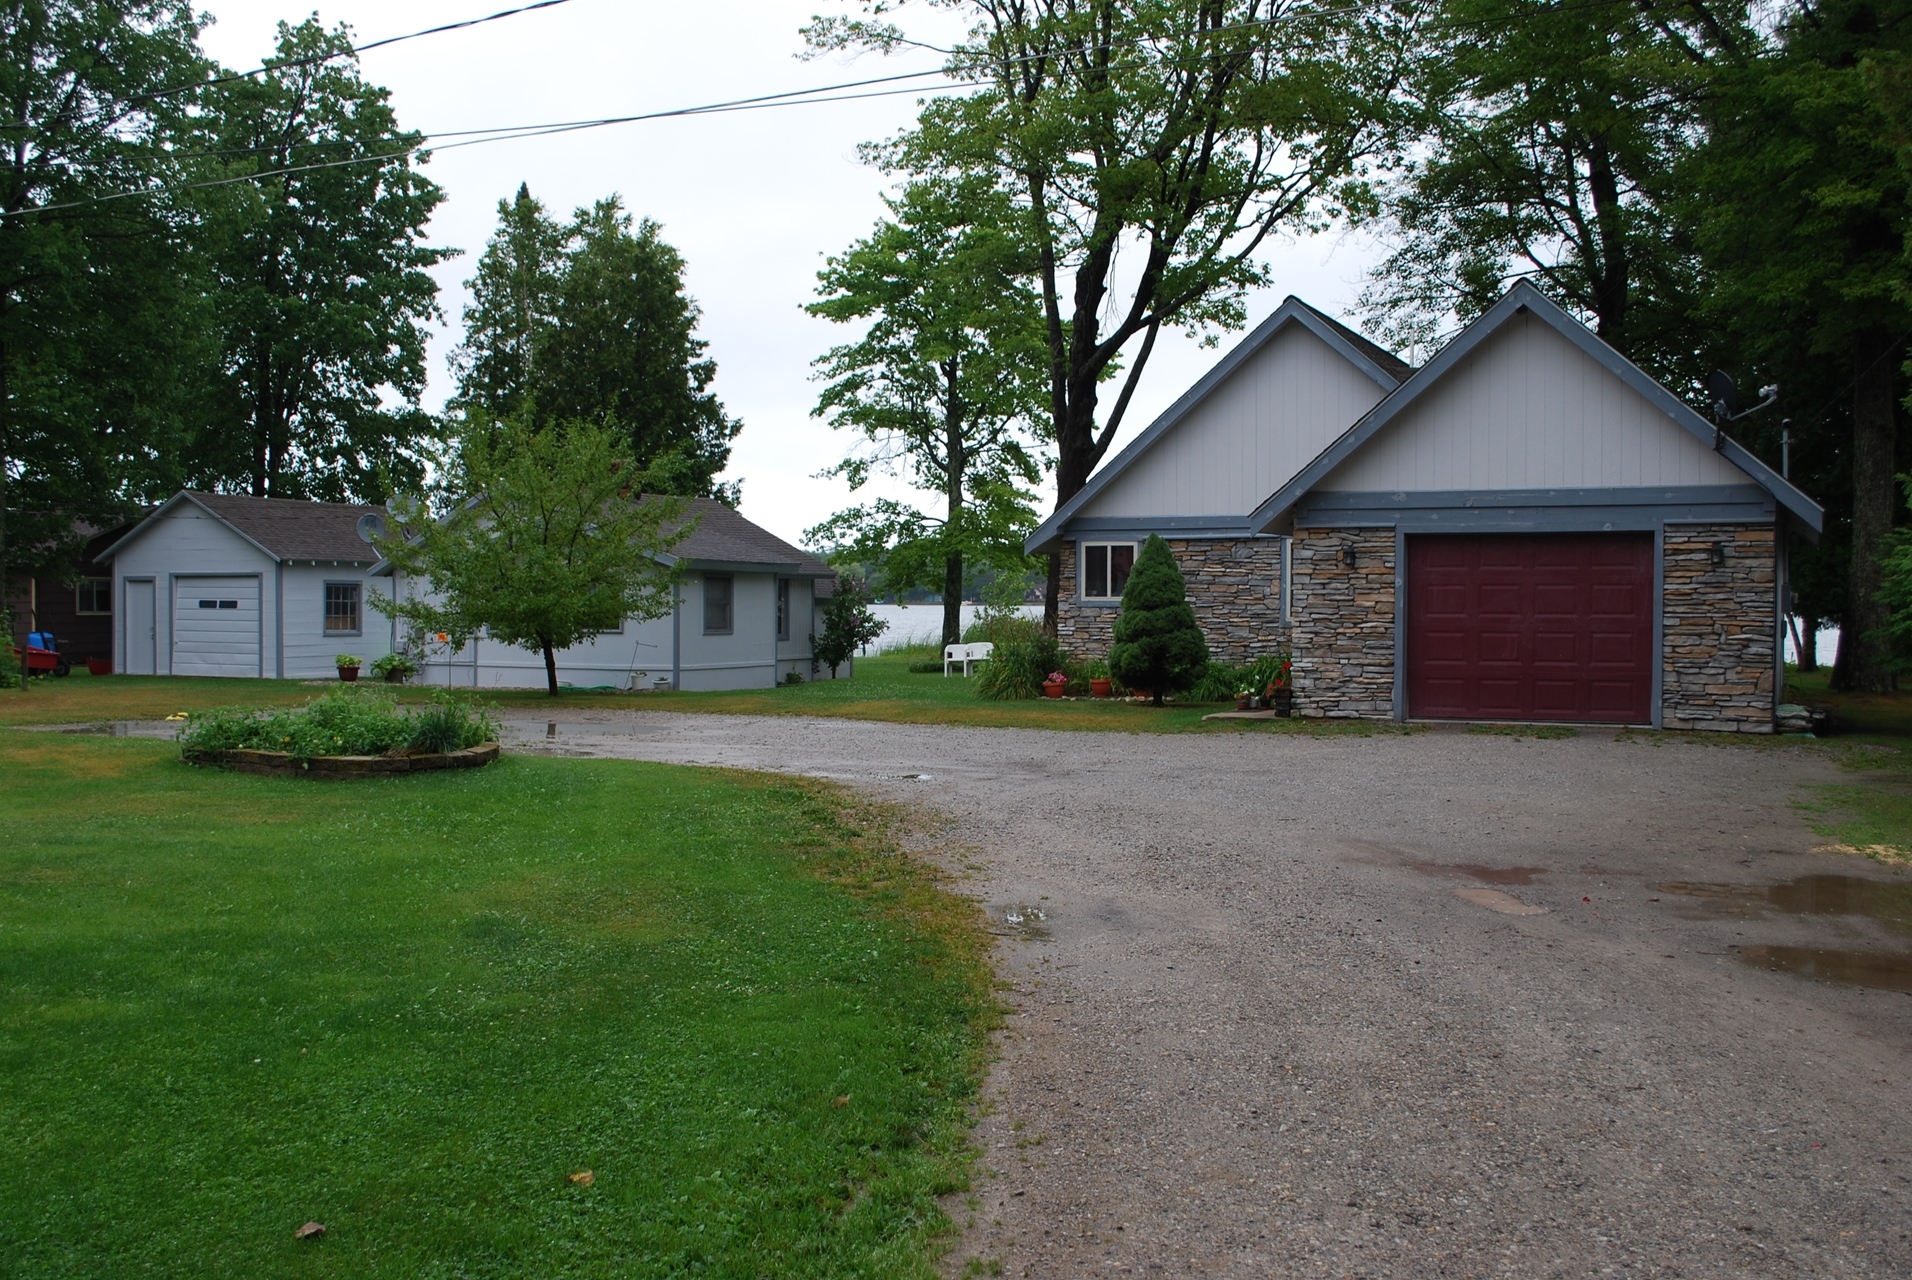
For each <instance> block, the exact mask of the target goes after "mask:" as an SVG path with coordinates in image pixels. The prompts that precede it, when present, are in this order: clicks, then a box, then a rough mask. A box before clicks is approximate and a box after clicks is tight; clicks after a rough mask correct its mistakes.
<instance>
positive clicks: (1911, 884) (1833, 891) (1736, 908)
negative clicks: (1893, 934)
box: [1660, 874, 1912, 933]
mask: <svg viewBox="0 0 1912 1280" xmlns="http://www.w3.org/2000/svg"><path fill="white" fill-rule="evenodd" d="M1660 892H1662V893H1671V894H1678V895H1679V896H1681V897H1683V898H1686V899H1688V900H1689V904H1688V906H1687V910H1686V912H1684V913H1683V914H1687V915H1696V916H1705V915H1714V916H1721V915H1735V916H1763V915H1766V914H1768V913H1774V912H1776V913H1778V914H1780V915H1789V916H1865V917H1868V918H1869V919H1873V920H1877V921H1879V922H1880V923H1882V924H1886V925H1889V926H1891V927H1892V928H1894V929H1898V930H1900V931H1901V932H1905V933H1912V881H1907V882H1904V883H1894V882H1893V881H1889V880H1870V879H1866V878H1864V877H1862V876H1844V875H1831V874H1828V875H1810V876H1800V877H1799V878H1798V879H1796V880H1787V881H1785V882H1783V883H1781V884H1769V885H1744V884H1693V883H1688V882H1686V881H1683V880H1669V881H1667V882H1666V883H1664V884H1662V885H1661V886H1660Z"/></svg>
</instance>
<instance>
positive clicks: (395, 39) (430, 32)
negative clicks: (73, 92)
mask: <svg viewBox="0 0 1912 1280" xmlns="http://www.w3.org/2000/svg"><path fill="white" fill-rule="evenodd" d="M570 3H571V0H534V2H533V3H531V4H522V5H519V6H518V7H517V8H515V9H500V10H499V11H498V12H497V13H489V14H486V15H485V16H484V17H482V18H465V19H462V20H460V21H458V22H446V23H441V24H440V25H438V26H436V27H426V28H425V29H424V30H422V31H413V32H410V33H408V34H406V35H402V36H386V37H385V38H384V39H383V40H372V41H369V42H367V43H365V44H360V45H353V46H352V47H351V48H349V49H337V50H334V51H332V52H331V53H315V54H312V55H310V56H308V57H304V58H288V59H286V60H285V61H284V62H268V63H265V64H264V65H262V66H257V67H254V68H253V69H252V70H250V71H230V72H227V73H226V74H225V75H219V76H212V77H209V78H208V79H205V80H193V81H189V82H187V83H185V84H176V85H173V86H172V87H170V88H166V89H155V90H153V91H152V92H151V93H138V94H134V95H133V96H132V97H130V98H128V99H127V100H126V101H125V103H123V104H121V110H120V111H119V113H118V114H117V115H116V116H115V117H113V119H114V120H122V119H124V118H125V117H126V116H127V114H128V112H127V110H126V108H128V107H131V106H132V105H133V104H135V103H141V102H157V101H159V100H160V99H162V98H171V97H175V96H177V95H179V94H182V93H191V92H192V91H193V90H195V89H206V88H210V87H211V86H213V85H219V84H233V83H236V82H237V81H240V80H250V79H251V78H252V77H254V76H257V75H264V74H265V73H266V72H268V71H280V70H283V69H285V68H287V67H305V66H310V65H312V64H313V63H315V62H330V61H332V60H333V59H334V58H345V57H357V56H358V55H359V54H361V53H367V52H369V51H371V50H373V49H383V48H385V47H387V46H388V45H394V44H403V43H404V42H405V41H407V40H418V39H422V38H423V37H425V36H436V35H443V34H445V33H446V32H448V31H463V30H464V29H466V28H467V27H481V26H483V25H485V24H486V23H487V22H496V21H498V20H499V19H500V18H515V17H517V16H518V15H519V14H521V13H530V12H532V11H533V10H534V9H552V8H556V7H557V6H558V5H561V4H570ZM74 118H76V114H75V113H73V112H68V111H63V112H60V113H59V114H57V115H52V116H48V117H47V118H46V119H45V120H42V121H39V122H38V123H37V124H29V125H25V126H23V125H20V124H5V125H0V128H10V129H19V128H23V127H24V128H39V129H44V128H45V127H46V126H47V125H49V124H52V123H53V122H55V121H57V120H62V119H66V120H72V119H74ZM103 123H111V121H103Z"/></svg>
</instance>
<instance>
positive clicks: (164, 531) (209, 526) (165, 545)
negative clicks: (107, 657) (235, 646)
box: [113, 502, 278, 676]
mask: <svg viewBox="0 0 1912 1280" xmlns="http://www.w3.org/2000/svg"><path fill="white" fill-rule="evenodd" d="M273 567H274V566H273V561H272V558H271V557H270V556H267V555H266V554H265V553H263V552H261V551H260V550H259V549H258V548H257V547H255V546H253V545H252V544H251V543H250V542H247V541H246V540H245V539H244V538H241V537H240V536H239V535H238V534H236V533H234V532H233V531H232V530H231V529H229V528H227V527H226V526H225V525H224V524H222V523H220V522H219V521H217V520H214V519H213V518H212V517H211V516H209V515H207V514H206V513H205V512H204V511H201V510H200V509H199V508H198V507H195V506H193V505H192V504H191V503H184V502H182V503H180V504H179V505H178V506H176V507H174V508H173V509H172V510H171V511H169V512H167V513H166V515H165V516H164V517H162V518H161V519H159V520H156V521H154V522H153V524H152V526H151V527H149V528H148V529H147V530H146V531H145V532H144V533H142V534H141V535H140V536H139V538H138V539H137V540H135V541H134V542H133V543H132V545H130V546H128V547H126V548H125V549H123V550H122V551H120V552H119V553H118V554H117V555H115V556H114V558H113V576H114V578H115V579H116V580H117V583H116V585H117V586H118V588H119V591H120V594H119V598H120V599H122V600H123V599H125V595H124V584H125V582H126V580H127V579H128V578H135V579H137V578H150V579H152V580H153V583H154V586H155V591H154V597H155V598H154V604H155V606H156V608H155V610H154V613H155V617H154V619H153V648H154V652H155V656H156V658H157V659H158V667H159V674H161V675H166V674H169V673H172V672H174V671H175V670H176V668H175V666H174V661H173V659H174V649H175V637H174V634H173V623H174V621H175V619H174V612H175V610H174V604H175V601H176V600H177V596H178V589H177V586H176V580H177V579H178V578H179V577H180V576H181V575H185V574H200V575H219V576H228V577H248V578H254V579H256V580H257V581H259V582H260V583H262V584H264V590H262V591H261V592H259V594H258V597H257V603H256V604H255V608H256V609H258V610H261V611H262V612H263V617H260V615H259V614H258V613H255V614H254V615H253V616H254V618H255V619H256V622H255V634H256V629H257V628H260V627H262V628H263V630H264V633H265V636H266V650H265V658H266V663H265V674H267V675H273V674H275V672H274V670H273V662H272V637H273V634H274V628H275V627H276V626H277V625H278V618H277V616H276V614H275V612H274V609H273V603H274V600H273V592H272V587H271V584H272V580H273ZM228 598H231V597H228ZM115 647H116V648H118V649H119V650H120V652H118V653H116V654H114V661H115V662H116V663H118V664H120V665H119V667H118V669H119V670H122V671H124V670H126V669H127V666H126V661H127V659H126V653H125V632H124V630H122V631H121V633H120V636H119V637H118V643H117V645H116V646H115ZM258 656H259V648H258V643H257V640H256V639H255V640H254V642H253V644H252V647H251V648H250V649H249V650H248V655H247V656H246V657H244V658H243V659H240V660H239V661H243V662H249V663H250V664H251V666H250V668H249V669H247V670H245V671H243V672H239V673H237V674H244V675H251V676H256V675H258V674H259V662H258ZM182 674H183V673H182Z"/></svg>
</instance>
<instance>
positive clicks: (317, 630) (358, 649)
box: [268, 560, 392, 680]
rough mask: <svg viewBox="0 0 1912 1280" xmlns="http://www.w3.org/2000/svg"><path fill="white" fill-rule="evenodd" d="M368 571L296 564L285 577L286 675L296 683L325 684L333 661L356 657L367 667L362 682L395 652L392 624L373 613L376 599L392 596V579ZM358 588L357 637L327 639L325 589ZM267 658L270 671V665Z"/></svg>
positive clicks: (355, 567)
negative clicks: (339, 585)
mask: <svg viewBox="0 0 1912 1280" xmlns="http://www.w3.org/2000/svg"><path fill="white" fill-rule="evenodd" d="M369 568H371V566H370V565H348V564H340V565H334V564H333V563H332V562H331V561H329V560H322V561H320V562H319V563H318V564H316V565H314V564H312V563H311V562H310V561H305V562H299V561H294V562H293V563H291V564H288V565H287V566H286V567H285V568H284V570H282V573H283V575H284V577H283V581H282V582H281V584H280V588H279V589H280V590H282V591H283V592H284V593H285V636H284V645H285V674H286V675H287V676H288V677H289V678H292V679H302V680H312V679H324V678H325V677H327V676H330V675H333V674H335V673H336V672H337V670H338V667H337V664H336V663H335V662H334V661H333V659H335V658H336V657H338V655H339V654H341V653H350V654H353V655H356V656H357V657H359V658H362V659H364V661H365V667H366V670H365V672H364V673H363V674H362V675H360V677H359V678H360V679H361V680H363V679H367V678H369V677H370V676H371V674H372V673H371V670H370V668H371V665H372V663H373V662H374V661H376V660H377V659H379V658H382V657H384V656H385V655H386V654H388V653H390V652H391V651H392V623H391V619H389V618H387V617H386V616H385V615H384V614H382V613H380V612H378V611H377V610H376V609H374V608H372V593H373V592H374V591H377V592H378V593H379V594H380V595H385V594H388V593H390V591H391V588H392V583H391V579H389V578H372V577H368V576H366V572H365V571H366V570H367V569H369ZM328 582H356V583H357V584H358V587H359V634H357V635H355V636H353V635H327V634H326V632H325V584H326V583H328ZM270 662H271V660H270V658H268V666H269V665H270Z"/></svg>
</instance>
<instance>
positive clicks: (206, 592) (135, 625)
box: [100, 492, 849, 689]
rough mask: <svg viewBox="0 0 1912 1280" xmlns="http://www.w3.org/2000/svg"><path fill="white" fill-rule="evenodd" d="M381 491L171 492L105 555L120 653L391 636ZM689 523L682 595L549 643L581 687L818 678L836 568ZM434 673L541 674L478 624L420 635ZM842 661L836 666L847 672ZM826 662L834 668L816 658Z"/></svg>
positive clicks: (321, 657)
mask: <svg viewBox="0 0 1912 1280" xmlns="http://www.w3.org/2000/svg"><path fill="white" fill-rule="evenodd" d="M384 517H385V513H384V511H383V509H382V508H377V507H366V506H356V505H353V504H349V503H333V502H304V501H296V500H293V499H287V498H252V497H241V496H237V495H232V494H214V493H193V492H181V493H178V494H175V495H174V496H173V497H172V498H171V499H169V500H168V501H167V502H165V503H164V504H162V505H161V506H160V507H159V508H158V509H156V510H155V511H154V512H153V513H152V514H151V515H150V516H148V517H147V518H146V519H145V520H144V521H142V522H140V524H139V525H137V526H136V527H135V528H134V529H133V530H132V531H131V532H130V533H128V534H127V535H126V536H125V537H124V538H121V539H120V540H118V541H117V542H116V543H115V544H114V545H113V546H112V547H110V548H108V549H107V550H106V551H105V552H104V553H103V554H102V555H101V556H100V563H102V564H106V563H110V564H111V565H112V571H113V578H112V600H113V602H114V604H115V606H116V608H117V612H118V619H117V621H118V625H117V627H116V628H115V635H114V640H113V648H114V663H115V670H118V671H123V672H128V673H130V674H134V675H150V674H160V675H195V676H252V677H261V676H266V677H280V678H289V679H301V678H303V679H314V678H327V677H331V676H333V675H334V674H335V666H334V662H333V659H334V658H335V657H336V656H337V655H338V654H340V653H351V654H353V655H355V656H357V657H360V658H362V659H364V660H365V661H366V662H367V663H370V662H372V661H374V660H376V659H377V658H379V657H382V656H383V655H385V654H387V653H390V652H392V651H393V649H394V648H396V647H398V646H399V643H400V636H399V634H398V630H397V627H396V626H395V625H394V624H393V622H392V621H391V620H390V619H389V618H387V617H385V616H384V615H383V614H381V613H379V612H378V611H377V610H376V609H373V608H372V601H373V598H374V594H375V593H376V594H378V595H384V594H387V593H391V592H396V593H397V594H399V595H401V596H402V595H405V594H407V593H409V592H413V591H417V590H420V589H421V584H419V583H417V582H414V581H408V580H407V579H405V578H404V576H403V575H394V574H393V573H392V571H391V568H390V566H389V565H387V564H385V563H383V561H382V559H381V557H380V556H379V554H378V552H376V551H375V550H373V549H372V546H371V544H370V542H369V541H368V538H369V536H370V532H371V529H372V527H373V526H374V525H376V526H377V527H378V528H383V527H384V524H383V521H384ZM687 517H694V518H695V519H696V520H697V524H696V526H695V528H694V529H693V530H692V532H691V533H690V534H689V535H688V536H687V537H686V538H685V539H684V540H683V541H682V542H680V543H678V545H677V546H676V548H675V549H674V554H673V556H672V557H671V560H670V562H671V563H672V564H677V563H680V562H681V563H682V564H683V567H684V569H685V571H686V572H685V576H684V579H683V581H682V582H681V583H680V584H679V586H678V591H677V607H676V609H675V610H674V611H673V613H672V614H671V615H669V616H666V617H664V618H657V619H651V620H648V621H643V622H637V621H629V622H626V623H625V624H624V625H623V626H621V627H619V628H617V629H615V630H613V631H608V632H606V633H604V634H603V635H600V636H598V637H596V638H594V639H593V640H590V641H588V642H586V643H584V644H581V645H577V646H574V647H573V648H570V649H567V650H564V651H563V652H562V653H560V654H559V655H558V675H559V678H560V680H562V681H564V682H565V683H567V684H572V685H576V686H581V687H584V686H609V687H615V688H633V687H635V688H655V687H673V686H674V687H678V688H686V689H741V688H761V687H767V686H770V685H773V684H776V683H778V682H779V681H781V680H783V679H784V678H785V677H786V676H788V674H789V673H791V672H793V671H794V672H797V673H799V674H801V675H802V676H803V677H804V678H805V679H810V678H812V677H813V674H815V673H813V671H812V667H813V665H814V664H813V662H812V642H813V638H814V636H815V633H816V631H817V630H818V628H819V626H820V622H821V619H820V616H819V615H820V608H819V602H821V601H822V600H825V599H827V598H828V597H829V595H830V591H831V588H832V587H833V585H834V584H835V581H836V578H835V573H834V571H832V570H831V569H830V568H829V567H828V566H827V565H825V564H823V563H822V562H821V561H819V560H817V559H816V558H815V557H813V556H809V555H806V554H805V553H804V552H802V551H800V550H798V549H797V548H796V547H793V546H791V545H790V544H789V543H787V542H784V541H783V540H781V539H779V538H777V537H775V536H774V535H772V534H770V533H769V532H768V531H766V530H764V529H761V528H759V527H758V526H756V525H754V524H752V523H750V522H749V521H748V520H746V519H744V518H743V517H742V516H740V515H738V514H737V513H736V512H735V511H733V510H731V509H730V508H729V507H726V506H724V505H723V504H721V503H718V502H713V501H710V500H709V499H694V500H692V502H691V504H690V510H689V511H688V512H687ZM420 656H422V658H423V660H424V661H423V670H422V672H421V675H420V677H419V678H420V679H421V680H422V681H424V682H426V683H434V684H450V685H458V686H462V687H466V688H515V687H535V688H542V687H543V686H544V683H545V672H544V660H543V657H542V656H541V655H539V654H535V653H530V652H528V651H526V650H523V649H518V648H515V647H513V646H509V645H504V644H499V643H497V642H495V641H492V640H489V639H487V638H486V637H484V636H479V637H477V638H476V639H474V640H473V641H471V642H470V643H469V644H467V645H465V646H464V647H463V648H458V649H454V648H452V647H450V646H449V645H447V644H444V643H442V642H436V641H435V640H433V639H432V638H430V637H427V638H426V641H425V646H424V652H423V654H422V655H420ZM848 673H849V667H848V666H847V665H846V666H845V667H844V668H843V671H842V673H841V674H845V675H847V674H848ZM821 674H822V675H823V676H825V677H827V676H828V675H829V672H828V670H827V668H826V669H825V670H824V671H823V672H822V673H821Z"/></svg>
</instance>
